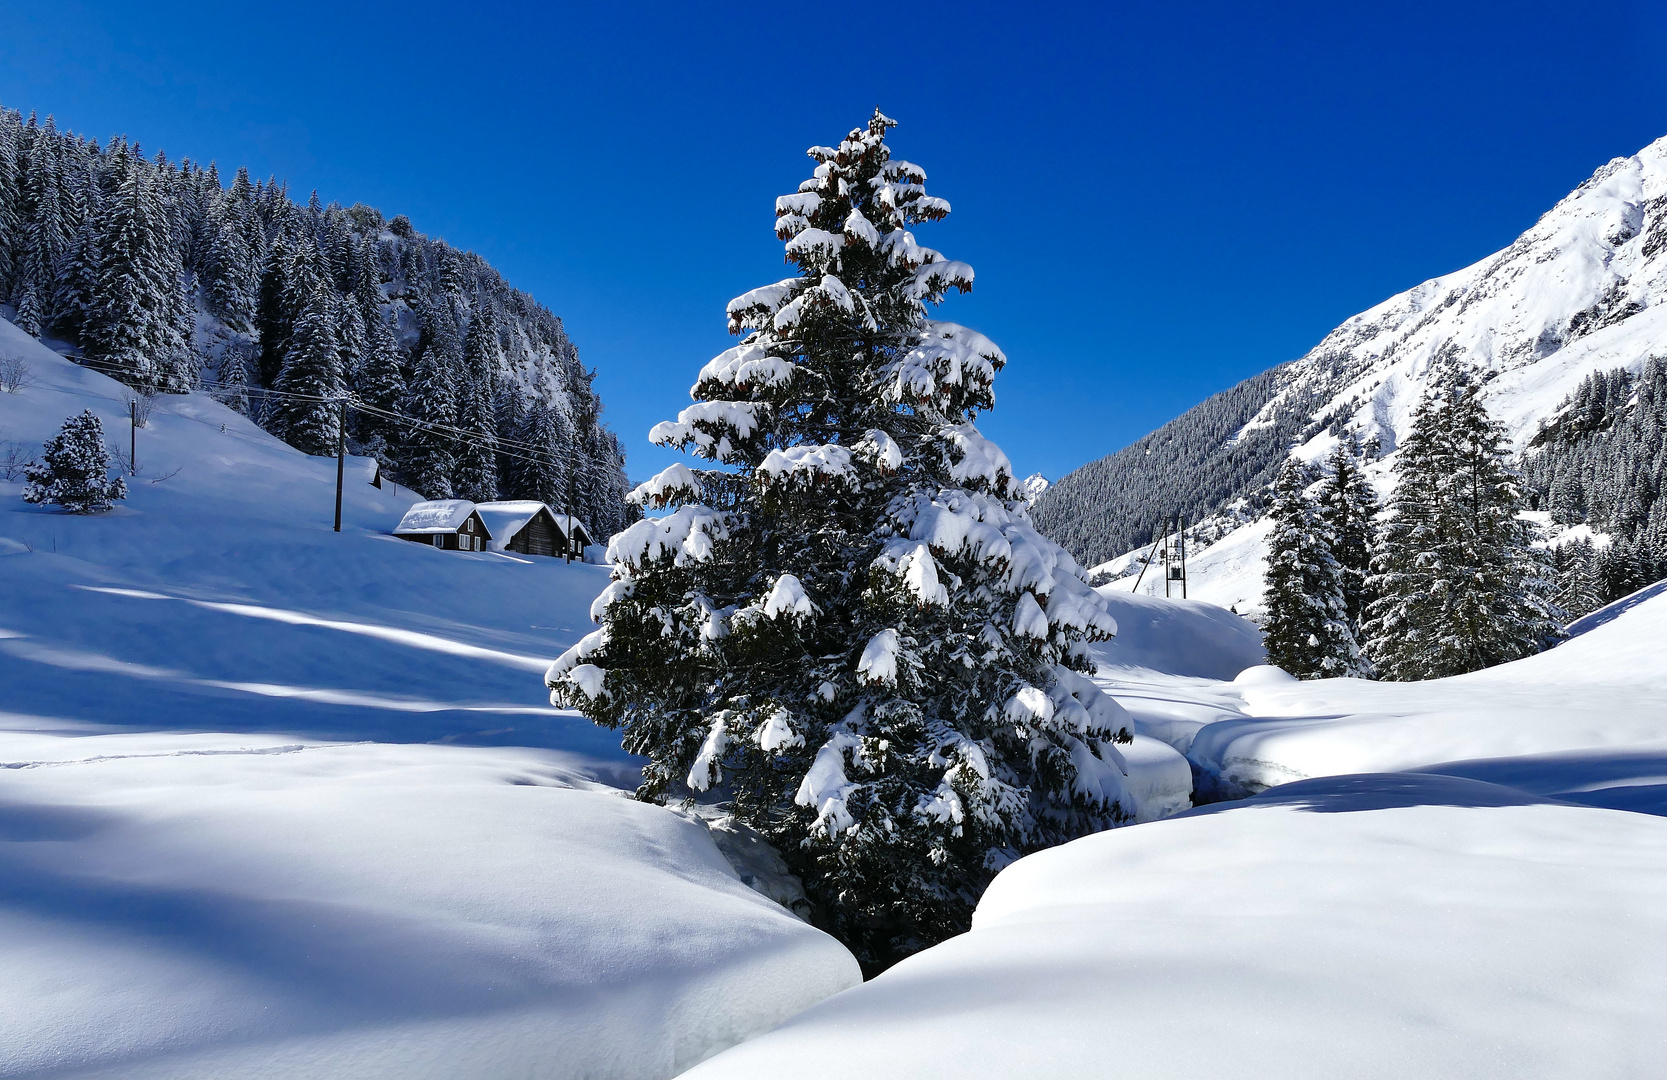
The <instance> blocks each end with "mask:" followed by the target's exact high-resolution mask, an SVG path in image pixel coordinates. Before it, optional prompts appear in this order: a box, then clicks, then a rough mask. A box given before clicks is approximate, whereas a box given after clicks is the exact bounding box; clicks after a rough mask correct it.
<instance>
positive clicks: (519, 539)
mask: <svg viewBox="0 0 1667 1080" xmlns="http://www.w3.org/2000/svg"><path fill="white" fill-rule="evenodd" d="M475 509H476V510H477V511H479V512H480V516H481V520H482V521H485V522H486V527H487V528H488V529H490V530H491V532H492V542H491V544H490V545H489V546H490V549H491V550H493V551H513V552H516V553H518V554H521V555H547V556H559V555H565V554H566V553H567V537H566V536H565V535H564V534H563V533H562V530H561V526H560V525H558V524H557V523H556V516H555V515H554V514H552V513H551V512H550V508H549V507H548V506H545V505H544V504H543V503H541V502H536V501H534V500H532V499H516V500H513V501H508V502H489V503H476V504H475Z"/></svg>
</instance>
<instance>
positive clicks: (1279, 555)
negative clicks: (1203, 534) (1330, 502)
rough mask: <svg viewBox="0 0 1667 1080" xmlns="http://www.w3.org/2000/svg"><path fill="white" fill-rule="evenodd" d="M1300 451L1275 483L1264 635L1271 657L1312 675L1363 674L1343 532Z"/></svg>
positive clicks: (1292, 669) (1299, 672) (1365, 668)
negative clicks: (1311, 493) (1338, 550)
mask: <svg viewBox="0 0 1667 1080" xmlns="http://www.w3.org/2000/svg"><path fill="white" fill-rule="evenodd" d="M1307 482H1308V476H1307V473H1306V470H1305V469H1304V468H1303V466H1302V464H1301V463H1300V462H1298V461H1297V460H1296V459H1295V458H1291V459H1289V460H1287V461H1286V462H1285V467H1284V468H1283V469H1282V470H1281V471H1280V473H1279V479H1278V480H1277V481H1275V483H1274V489H1273V491H1274V494H1273V506H1272V508H1271V509H1270V511H1269V514H1268V516H1269V518H1270V519H1272V521H1273V532H1272V533H1271V534H1270V535H1269V537H1268V574H1267V593H1266V598H1265V601H1264V603H1265V605H1266V607H1267V612H1268V616H1267V625H1266V627H1265V628H1264V630H1263V640H1264V641H1265V643H1266V645H1267V650H1268V663H1270V664H1277V665H1278V666H1280V667H1282V668H1284V669H1285V670H1286V671H1288V672H1290V673H1291V674H1293V675H1296V676H1299V677H1301V678H1304V679H1322V678H1337V677H1340V676H1362V675H1365V674H1367V672H1368V671H1369V667H1368V665H1367V664H1366V662H1365V658H1364V657H1363V656H1362V655H1361V651H1360V644H1359V642H1357V641H1356V640H1355V636H1354V630H1353V628H1352V627H1351V626H1350V625H1349V612H1348V603H1347V600H1346V599H1345V596H1344V573H1343V569H1342V567H1340V566H1338V565H1337V559H1336V557H1335V556H1334V555H1333V553H1332V548H1333V545H1334V543H1335V536H1334V534H1333V533H1332V531H1331V527H1330V526H1329V525H1328V524H1327V523H1326V521H1325V519H1324V518H1323V517H1322V516H1321V514H1320V512H1319V510H1318V508H1317V507H1316V506H1315V505H1314V503H1313V501H1312V500H1310V499H1309V498H1308V495H1307V493H1306V491H1305V490H1304V489H1305V488H1306V487H1307Z"/></svg>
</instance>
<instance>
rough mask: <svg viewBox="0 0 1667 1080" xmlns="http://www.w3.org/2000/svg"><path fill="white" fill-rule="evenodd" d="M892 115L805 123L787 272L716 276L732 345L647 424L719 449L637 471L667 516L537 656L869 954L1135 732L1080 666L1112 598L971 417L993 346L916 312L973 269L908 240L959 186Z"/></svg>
mask: <svg viewBox="0 0 1667 1080" xmlns="http://www.w3.org/2000/svg"><path fill="white" fill-rule="evenodd" d="M891 126H892V122H891V121H890V120H888V119H886V118H885V117H884V116H881V115H880V114H879V113H878V112H876V113H875V115H874V117H873V118H872V120H871V121H870V122H869V123H868V125H867V126H866V127H863V128H858V129H856V130H854V131H852V132H851V134H850V135H849V136H848V137H847V138H846V139H845V140H844V141H842V142H841V143H840V144H839V145H838V146H837V147H814V148H812V149H811V150H810V155H811V157H812V158H813V159H814V161H815V162H816V167H815V170H814V174H813V175H812V177H811V178H810V179H809V180H807V181H805V182H804V183H803V184H801V185H800V187H799V190H798V191H797V192H796V193H794V194H791V195H786V196H783V197H782V198H781V199H779V200H778V201H777V206H776V213H777V218H776V225H777V236H778V237H779V238H780V239H781V240H783V241H785V242H786V253H787V258H788V259H789V260H790V261H791V262H792V263H794V264H796V266H797V268H798V272H797V273H796V274H795V275H794V276H792V277H790V278H788V279H786V280H784V281H779V282H776V283H774V284H771V285H766V286H764V287H762V288H759V289H755V290H753V291H751V292H749V293H746V294H744V295H742V296H740V297H737V298H736V299H735V300H733V301H731V302H730V304H729V307H728V313H729V320H730V330H731V332H732V333H735V334H738V335H741V342H740V344H739V345H737V346H736V347H734V348H732V349H730V350H728V351H726V352H724V353H722V354H720V355H719V356H717V357H716V358H715V359H713V360H712V361H711V362H710V363H709V364H707V365H706V367H705V368H703V369H702V370H701V372H700V375H699V377H698V379H697V380H696V384H695V387H694V390H693V396H694V398H695V399H696V401H695V404H693V405H691V406H690V407H689V408H687V409H685V410H684V411H683V412H682V414H681V415H680V416H679V417H678V419H677V420H675V421H670V422H667V423H663V424H660V425H658V426H657V427H656V428H655V429H654V431H653V432H652V433H651V438H652V439H653V440H654V441H656V442H658V443H660V444H662V445H669V446H681V447H685V448H692V449H693V451H694V452H695V453H696V454H697V455H699V456H701V457H703V458H706V459H709V460H711V461H713V462H715V463H720V464H722V465H723V466H726V468H724V469H706V470H695V469H690V468H688V467H686V466H683V465H674V466H672V467H670V468H668V469H667V470H665V471H664V472H662V473H660V474H659V475H658V476H656V477H654V478H653V479H651V480H649V481H648V482H646V483H644V484H642V485H640V486H639V487H638V488H637V489H636V490H635V491H634V492H633V493H632V498H633V499H635V500H637V501H639V502H641V503H643V504H646V505H649V506H654V507H664V508H666V509H668V510H669V513H667V514H666V515H665V516H661V517H652V518H648V519H646V520H643V521H640V522H638V523H637V524H635V525H632V526H631V527H630V528H628V529H626V530H625V531H624V532H622V533H621V534H619V535H618V536H616V537H614V539H613V542H612V544H611V545H610V553H611V556H612V558H613V559H614V560H615V563H616V570H615V573H614V580H613V583H612V584H611V585H610V586H609V587H608V589H607V590H606V592H605V593H604V594H603V596H602V597H601V598H600V599H599V600H598V601H597V604H596V606H595V607H594V609H593V612H594V614H595V615H596V617H597V619H598V620H599V622H600V623H601V628H600V629H599V630H597V631H596V632H595V633H593V634H591V635H589V636H588V637H586V638H585V639H584V640H583V641H582V642H581V643H580V644H579V645H577V646H576V647H575V648H573V649H572V650H570V651H569V652H568V653H567V654H565V655H564V656H563V657H562V658H561V659H559V660H558V661H557V662H556V663H555V665H554V666H553V667H552V668H551V670H550V673H549V675H548V681H549V683H550V686H551V687H552V696H553V699H554V700H556V701H558V702H561V703H563V704H566V705H570V706H573V707H577V708H579V709H582V710H583V711H584V712H585V713H586V714H587V715H588V716H590V717H591V718H592V719H594V720H595V721H597V722H598V723H601V724H604V725H607V726H610V727H618V728H621V729H623V735H624V745H625V746H626V748H627V749H628V750H630V751H631V752H633V753H638V754H642V755H643V756H645V757H646V758H647V759H648V764H647V766H646V768H645V769H644V774H643V775H644V781H643V785H642V787H641V789H640V790H639V796H640V797H642V798H644V799H651V800H657V799H665V798H670V797H677V796H679V795H681V794H683V793H685V792H691V791H692V792H717V793H719V795H720V797H721V799H722V801H723V802H724V803H725V804H726V805H728V806H730V807H732V808H733V810H734V812H735V813H736V814H737V815H738V816H739V817H740V818H741V819H742V820H743V821H746V822H748V823H749V824H751V825H753V826H754V827H756V828H758V829H759V830H761V831H762V832H764V833H765V834H766V835H767V836H769V837H770V838H772V839H773V840H774V841H775V843H776V844H777V845H778V846H779V848H780V849H781V851H782V853H783V855H784V856H785V857H786V858H787V859H788V860H789V862H790V863H791V864H792V866H793V867H794V869H795V870H796V871H797V872H798V873H799V874H800V875H801V877H802V878H803V880H804V882H805V886H806V890H807V892H808V893H809V895H810V896H811V898H812V899H813V901H814V902H815V903H816V905H817V906H818V908H819V919H820V921H821V923H822V925H824V926H826V927H828V928H829V929H830V930H831V931H832V932H834V933H835V934H836V935H838V936H839V937H840V938H841V939H842V940H844V941H846V942H847V943H848V944H850V946H851V947H852V948H853V949H854V950H855V951H856V953H857V955H858V957H859V958H861V959H862V960H864V961H865V962H866V963H868V964H870V965H881V964H885V963H887V962H889V961H891V960H894V959H896V958H897V957H899V956H902V955H905V954H907V953H910V952H912V951H914V950H916V949H919V948H921V947H923V946H926V945H929V944H931V943H932V942H935V941H938V940H941V939H943V938H944V937H947V936H949V935H951V934H954V933H957V932H960V931H962V930H965V929H966V928H967V926H968V923H969V919H970V916H971V913H972V908H973V905H974V904H975V903H976V902H977V899H978V897H979V895H980V894H981V893H982V891H983V890H984V888H985V886H986V885H987V884H988V883H989V881H990V879H991V877H992V876H993V875H994V874H995V873H996V872H997V871H998V870H1000V869H1001V868H1002V867H1003V866H1005V865H1007V864H1008V863H1009V862H1011V861H1012V860H1014V859H1016V858H1018V857H1019V856H1021V855H1023V854H1025V853H1026V852H1030V851H1035V850H1037V849H1039V848H1044V847H1047V846H1049V845H1052V844H1058V843H1061V842H1063V841H1066V840H1069V839H1072V838H1074V837H1077V836H1081V835H1083V834H1085V833H1090V832H1094V831H1096V830H1100V829H1105V828H1108V827H1110V826H1112V825H1115V824H1117V823H1118V822H1119V821H1122V820H1124V819H1125V816H1126V814H1125V803H1124V799H1125V798H1126V796H1125V793H1124V788H1123V776H1124V772H1123V769H1122V767H1121V756H1120V754H1119V752H1118V749H1117V744H1118V742H1120V741H1124V740H1127V739H1128V738H1129V737H1130V736H1129V721H1128V717H1127V714H1126V713H1124V712H1123V711H1122V709H1121V708H1120V707H1119V706H1118V705H1117V704H1116V703H1115V702H1113V701H1112V700H1111V699H1110V698H1109V697H1107V696H1106V695H1104V694H1102V693H1101V692H1100V691H1099V690H1098V689H1097V688H1096V687H1095V685H1094V684H1093V682H1092V681H1091V680H1090V679H1089V678H1088V676H1087V674H1086V673H1087V672H1088V671H1090V670H1091V667H1092V664H1091V660H1090V655H1089V651H1088V645H1089V643H1090V642H1091V641H1093V640H1095V639H1097V638H1103V637H1106V636H1108V635H1109V634H1111V633H1113V632H1114V630H1115V624H1114V622H1113V620H1112V619H1111V617H1110V615H1109V614H1108V612H1107V610H1106V607H1105V604H1104V601H1103V600H1102V599H1101V598H1100V597H1099V596H1098V594H1096V593H1095V592H1094V591H1093V590H1092V589H1090V588H1088V586H1087V584H1086V583H1085V582H1084V580H1083V575H1082V571H1081V569H1080V568H1079V567H1078V565H1077V564H1076V562H1075V561H1074V560H1073V559H1072V558H1071V557H1070V556H1069V555H1068V554H1066V553H1065V551H1063V550H1062V549H1061V548H1059V547H1058V546H1057V545H1055V544H1053V543H1052V542H1051V541H1049V540H1047V539H1045V538H1044V537H1043V536H1041V535H1040V534H1039V533H1038V532H1037V531H1036V530H1035V528H1034V527H1033V526H1032V525H1031V523H1030V521H1029V518H1028V516H1027V514H1026V511H1025V506H1024V502H1023V500H1022V497H1021V492H1020V491H1019V489H1018V487H1017V485H1016V484H1015V483H1014V480H1013V476H1012V469H1011V466H1010V465H1009V463H1008V460H1007V458H1006V456H1005V455H1004V454H1002V452H1001V451H1000V450H999V449H998V448H997V447H996V446H995V445H994V444H992V443H990V442H989V441H988V440H986V439H985V438H984V437H983V436H982V435H980V434H979V432H978V430H977V428H976V427H974V426H973V423H972V421H973V419H974V417H975V415H976V413H977V412H979V411H981V410H985V409H988V408H990V407H991V405H992V403H993V398H992V394H991V382H992V380H993V378H994V376H995V374H996V372H997V371H998V370H999V369H1000V368H1001V367H1002V365H1003V364H1004V363H1005V358H1004V356H1003V354H1002V352H1001V350H1000V349H998V348H997V347H996V346H995V345H994V344H993V343H991V342H990V341H989V340H988V339H987V338H985V337H984V336H983V335H982V334H979V333H977V332H975V331H972V330H969V329H967V328H965V327H962V326H958V325H956V324H954V323H947V322H935V321H932V320H929V319H928V318H927V314H926V312H927V305H929V304H936V303H938V302H939V301H940V300H941V299H942V298H943V296H944V294H945V292H946V291H947V290H949V289H960V290H962V291H965V290H966V289H968V288H969V287H970V286H971V284H972V270H971V268H969V267H968V266H966V265H965V264H964V263H959V262H955V261H953V260H950V259H946V258H944V257H943V256H942V255H940V254H939V253H938V252H936V251H933V250H931V249H930V248H926V247H923V246H921V245H920V244H919V243H917V242H916V239H915V237H914V235H913V233H912V232H911V229H912V227H914V226H917V225H920V224H923V223H926V222H931V221H936V220H938V219H940V218H942V217H943V216H944V215H945V214H947V213H948V212H949V205H948V203H946V202H945V201H943V200H942V199H938V198H934V197H932V196H929V195H927V194H926V190H925V186H924V184H925V179H926V177H925V173H924V172H922V171H921V170H920V169H919V168H918V167H916V166H914V165H912V164H909V163H907V162H904V161H901V160H897V159H894V158H892V157H891V154H890V151H889V149H888V148H887V146H886V142H885V138H886V133H887V131H888V129H889V128H890V127H891Z"/></svg>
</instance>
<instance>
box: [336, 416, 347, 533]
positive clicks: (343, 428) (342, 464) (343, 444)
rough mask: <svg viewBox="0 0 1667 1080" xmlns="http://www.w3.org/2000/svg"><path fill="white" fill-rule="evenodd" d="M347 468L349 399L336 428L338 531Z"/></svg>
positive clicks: (340, 528) (339, 528)
mask: <svg viewBox="0 0 1667 1080" xmlns="http://www.w3.org/2000/svg"><path fill="white" fill-rule="evenodd" d="M346 470H347V399H346V398H342V411H341V419H340V421H339V422H338V424H337V428H336V531H337V532H341V531H342V474H343V473H344V472H346Z"/></svg>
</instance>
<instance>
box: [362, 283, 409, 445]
mask: <svg viewBox="0 0 1667 1080" xmlns="http://www.w3.org/2000/svg"><path fill="white" fill-rule="evenodd" d="M401 361H402V357H401V356H400V352H399V346H398V345H396V344H395V343H394V335H393V331H392V330H390V329H389V328H388V322H387V320H386V319H384V318H383V317H382V313H381V312H380V311H376V312H373V314H372V316H371V318H370V319H368V320H367V321H366V323H365V353H364V358H363V359H362V360H361V361H360V363H359V370H358V373H357V379H356V381H355V382H354V384H353V390H354V395H355V396H356V397H357V398H358V399H359V400H360V401H363V402H364V403H365V404H367V405H369V406H371V407H372V408H373V409H377V410H381V411H384V412H398V411H399V410H400V408H401V407H402V406H403V405H404V403H405V373H404V371H403V370H402V366H401ZM357 415H358V421H357V423H358V427H357V432H358V438H359V441H360V442H361V443H363V444H364V446H365V448H366V449H367V450H368V451H369V452H370V453H371V454H372V455H374V456H375V457H376V458H377V459H378V460H380V461H382V463H383V464H384V465H391V464H392V463H393V459H394V457H395V456H397V451H396V445H397V444H398V443H399V441H400V435H399V426H398V422H397V421H394V420H390V419H389V418H387V417H386V416H379V415H377V413H374V412H362V413H359V414H357Z"/></svg>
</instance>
